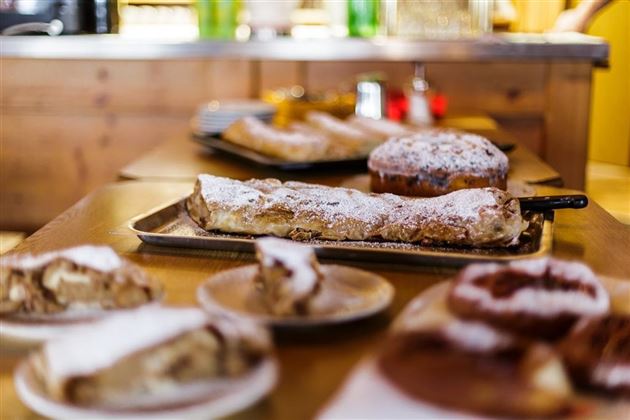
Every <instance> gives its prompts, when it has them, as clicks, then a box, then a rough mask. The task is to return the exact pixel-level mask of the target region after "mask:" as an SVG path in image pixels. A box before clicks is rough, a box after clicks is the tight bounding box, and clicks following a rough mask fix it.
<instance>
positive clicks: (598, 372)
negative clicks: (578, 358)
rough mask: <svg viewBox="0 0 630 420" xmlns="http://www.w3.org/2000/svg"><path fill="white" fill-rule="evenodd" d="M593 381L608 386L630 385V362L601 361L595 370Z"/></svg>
mask: <svg viewBox="0 0 630 420" xmlns="http://www.w3.org/2000/svg"><path fill="white" fill-rule="evenodd" d="M593 381H594V382H596V383H600V384H603V385H605V386H607V387H611V388H615V387H622V386H623V387H628V386H630V364H627V363H626V364H611V363H600V364H598V365H597V367H596V368H595V370H594V371H593Z"/></svg>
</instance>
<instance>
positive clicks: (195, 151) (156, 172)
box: [119, 135, 562, 186]
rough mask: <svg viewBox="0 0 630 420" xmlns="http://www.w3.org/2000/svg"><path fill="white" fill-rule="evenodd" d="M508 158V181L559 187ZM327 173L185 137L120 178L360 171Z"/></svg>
mask: <svg viewBox="0 0 630 420" xmlns="http://www.w3.org/2000/svg"><path fill="white" fill-rule="evenodd" d="M507 156H508V158H509V160H510V172H509V178H510V180H516V181H522V182H526V183H532V184H537V183H545V184H550V185H554V186H559V185H562V179H561V178H560V174H558V172H557V171H555V170H554V169H553V168H552V167H551V166H549V165H548V164H546V163H545V162H543V161H542V160H541V159H540V158H538V157H537V156H536V155H534V154H533V153H532V152H530V151H529V150H527V148H525V147H523V146H521V145H517V146H516V148H515V149H514V150H512V151H511V152H509V153H507ZM329 172H330V171H308V170H305V171H279V170H273V169H268V168H264V167H261V166H257V165H256V164H252V163H251V162H248V161H243V160H239V159H237V158H235V157H232V156H230V155H226V154H224V153H219V152H213V151H211V150H209V149H207V148H206V147H203V146H202V145H200V144H197V143H195V142H194V141H193V140H192V138H191V137H190V136H188V135H184V136H177V137H175V138H172V139H170V140H168V141H167V142H165V143H163V144H161V145H160V146H158V147H156V148H155V149H153V150H152V151H150V152H148V153H146V154H145V155H144V156H142V157H141V158H139V159H137V160H135V161H133V162H131V163H130V164H129V165H127V166H125V167H123V168H122V169H121V170H120V172H119V175H120V177H122V178H123V179H132V180H154V181H155V180H163V181H178V180H179V181H189V180H192V179H194V178H195V177H196V176H197V175H198V174H200V173H210V174H213V175H218V176H225V177H229V178H236V179H249V178H278V179H281V180H287V181H288V180H299V181H306V182H316V183H320V184H327V185H333V186H337V185H340V184H341V182H342V181H343V180H344V179H345V178H346V177H347V176H348V174H351V173H359V172H361V170H360V169H359V170H357V169H354V170H352V169H350V170H347V171H341V173H340V172H339V171H334V172H335V173H334V174H329ZM344 172H345V173H344ZM363 172H366V170H364V171H363Z"/></svg>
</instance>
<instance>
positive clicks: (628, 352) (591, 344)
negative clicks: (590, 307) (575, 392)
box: [559, 314, 630, 397]
mask: <svg viewBox="0 0 630 420" xmlns="http://www.w3.org/2000/svg"><path fill="white" fill-rule="evenodd" d="M559 348H560V351H561V353H562V355H563V358H564V361H565V363H566V365H567V366H568V369H569V372H570V374H571V376H572V378H573V380H574V381H575V382H576V383H577V384H578V385H580V386H582V387H585V388H590V389H596V390H599V391H605V392H607V393H611V394H618V395H625V396H626V397H630V315H627V314H624V315H614V314H613V315H605V316H601V317H594V318H584V319H583V320H581V321H580V322H578V323H577V324H576V325H575V327H574V328H573V330H572V331H571V333H570V334H569V335H568V336H567V337H566V338H565V339H564V340H563V341H562V342H561V343H560V346H559Z"/></svg>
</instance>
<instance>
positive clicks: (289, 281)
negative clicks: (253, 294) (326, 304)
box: [255, 238, 323, 315]
mask: <svg viewBox="0 0 630 420" xmlns="http://www.w3.org/2000/svg"><path fill="white" fill-rule="evenodd" d="M256 258H257V259H258V274H257V276H256V279H255V281H256V284H257V286H258V288H259V289H260V290H261V292H262V293H263V296H264V300H265V302H266V304H267V307H268V308H269V310H270V311H271V312H272V313H273V314H274V315H307V314H309V312H310V301H311V300H312V299H313V298H314V297H315V296H316V295H317V292H318V291H319V288H320V283H321V281H322V278H323V276H322V274H321V273H320V270H319V263H318V262H317V257H316V256H315V252H314V251H313V248H311V247H308V246H305V245H300V244H296V243H294V242H291V241H286V240H283V239H276V238H262V239H258V240H257V241H256Z"/></svg>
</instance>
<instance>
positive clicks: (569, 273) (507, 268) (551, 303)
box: [448, 258, 610, 339]
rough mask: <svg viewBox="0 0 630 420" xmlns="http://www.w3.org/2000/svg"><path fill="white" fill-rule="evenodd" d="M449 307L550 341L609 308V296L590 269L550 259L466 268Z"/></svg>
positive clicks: (464, 314)
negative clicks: (577, 322)
mask: <svg viewBox="0 0 630 420" xmlns="http://www.w3.org/2000/svg"><path fill="white" fill-rule="evenodd" d="M448 303H449V307H450V309H451V310H452V311H453V312H454V313H455V314H457V315H458V316H460V317H462V318H467V319H478V320H483V321H485V322H488V323H490V324H492V325H495V326H497V327H500V328H504V329H508V330H511V331H514V332H517V333H519V334H525V335H528V336H533V337H541V338H548V339H554V338H558V337H560V336H562V335H564V334H566V333H567V331H568V330H569V329H570V328H571V327H572V326H573V324H574V323H575V322H576V321H577V320H578V319H579V318H581V317H583V316H589V317H593V316H601V315H604V314H606V313H608V311H609V310H610V297H609V295H608V292H607V291H606V289H605V288H604V286H603V285H602V284H601V282H600V281H599V279H598V278H597V276H596V275H595V274H594V273H593V272H592V271H591V270H590V268H588V267H587V266H586V265H584V264H582V263H580V262H571V261H562V260H558V259H553V258H540V259H532V260H521V261H513V262H510V263H509V264H506V265H500V264H473V265H469V266H468V267H466V268H465V269H464V270H462V271H461V272H460V273H459V274H458V275H457V277H456V279H455V282H454V284H453V287H452V288H451V290H450V293H449V297H448Z"/></svg>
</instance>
